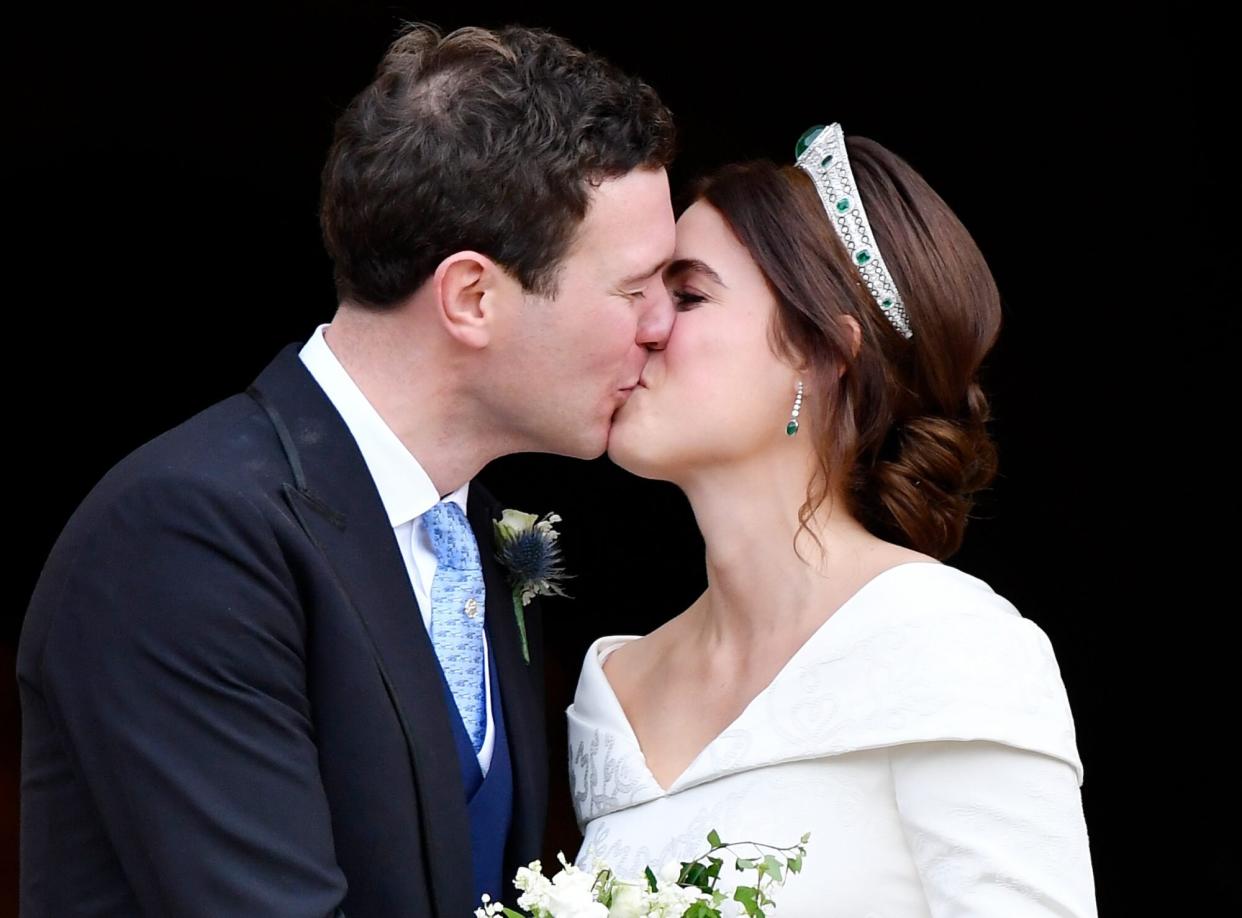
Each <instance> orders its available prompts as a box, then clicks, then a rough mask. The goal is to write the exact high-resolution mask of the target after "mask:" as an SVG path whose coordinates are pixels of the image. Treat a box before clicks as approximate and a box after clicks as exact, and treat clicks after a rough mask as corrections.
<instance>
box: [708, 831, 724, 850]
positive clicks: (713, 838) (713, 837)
mask: <svg viewBox="0 0 1242 918" xmlns="http://www.w3.org/2000/svg"><path fill="white" fill-rule="evenodd" d="M707 843H708V844H709V845H711V846H712V847H713V848H723V847H724V842H722V841H721V840H720V836H719V835H718V834H717V833H716V830H715V829H712V830H711V831H710V832H708V833H707Z"/></svg>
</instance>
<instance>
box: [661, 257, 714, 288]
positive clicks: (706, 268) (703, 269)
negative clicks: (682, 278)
mask: <svg viewBox="0 0 1242 918" xmlns="http://www.w3.org/2000/svg"><path fill="white" fill-rule="evenodd" d="M690 271H696V272H698V273H699V274H702V275H703V276H704V277H706V278H707V279H708V280H710V281H712V282H713V283H715V284H718V285H719V286H721V287H724V288H725V289H726V290H727V289H728V286H729V285H728V284H726V283H725V282H724V281H722V280H721V279H720V275H719V274H717V273H716V270H715V269H714V268H713V267H712V266H711V265H709V264H708V263H707V262H705V261H701V260H700V259H698V258H679V259H677V260H676V261H674V262H673V263H672V264H670V265H669V266H668V267H667V268H666V269H665V270H664V276H665V277H675V276H677V275H678V274H686V273H688V272H690Z"/></svg>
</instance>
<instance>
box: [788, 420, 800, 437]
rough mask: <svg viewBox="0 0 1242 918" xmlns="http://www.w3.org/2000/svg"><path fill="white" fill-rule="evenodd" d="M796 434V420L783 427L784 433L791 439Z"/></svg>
mask: <svg viewBox="0 0 1242 918" xmlns="http://www.w3.org/2000/svg"><path fill="white" fill-rule="evenodd" d="M797 432H798V419H797V418H794V419H793V420H792V421H790V422H789V423H788V424H786V425H785V433H787V434H789V436H791V437H792V436H793V435H794V434H796V433H797Z"/></svg>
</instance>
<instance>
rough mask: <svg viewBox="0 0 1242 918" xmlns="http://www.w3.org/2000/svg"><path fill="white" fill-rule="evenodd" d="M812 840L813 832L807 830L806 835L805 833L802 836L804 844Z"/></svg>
mask: <svg viewBox="0 0 1242 918" xmlns="http://www.w3.org/2000/svg"><path fill="white" fill-rule="evenodd" d="M810 840H811V833H810V832H807V833H806V834H805V835H803V836H802V844H804V845H805V844H806V843H807V842H809V841H810Z"/></svg>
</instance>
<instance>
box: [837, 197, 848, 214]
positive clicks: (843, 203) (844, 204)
mask: <svg viewBox="0 0 1242 918" xmlns="http://www.w3.org/2000/svg"><path fill="white" fill-rule="evenodd" d="M849 209H850V199H849V198H842V199H841V200H839V201H837V213H841V214H843V213H845V212H846V211H847V210H849Z"/></svg>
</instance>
